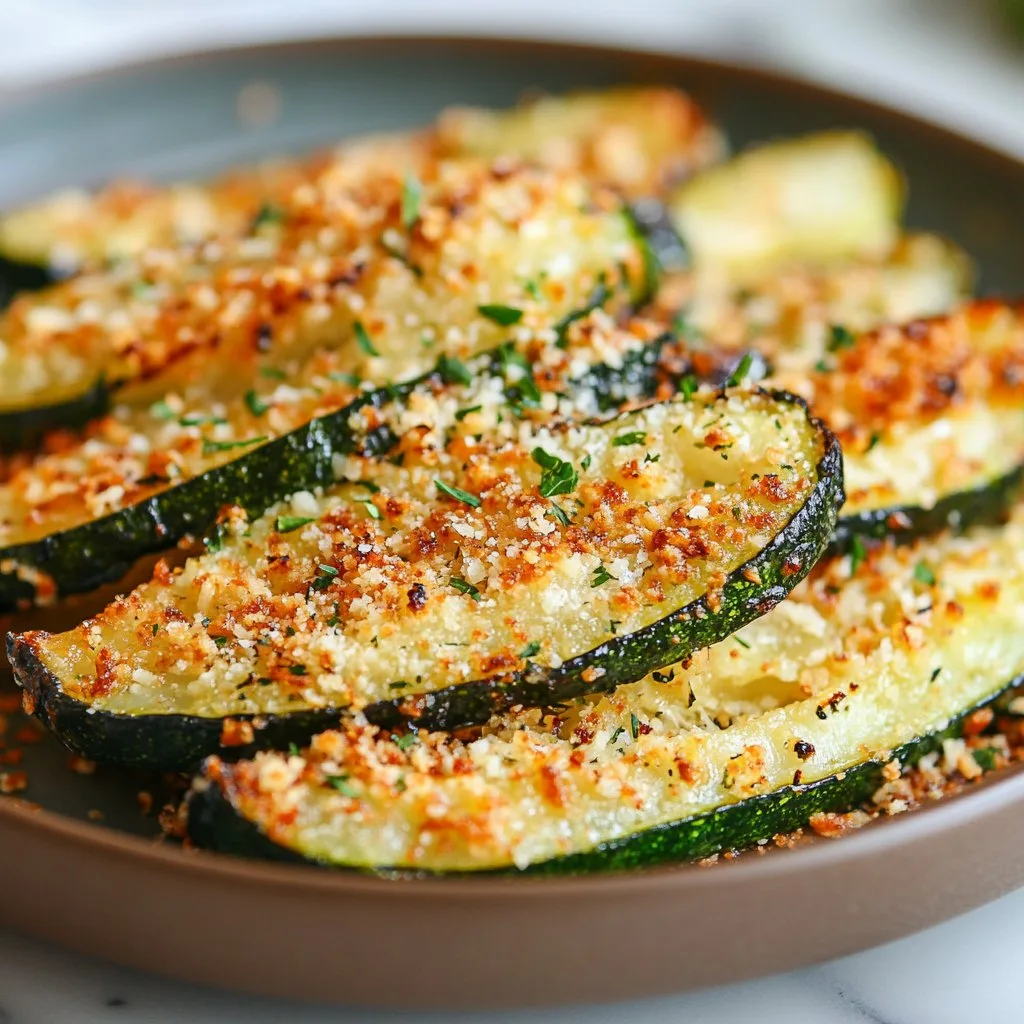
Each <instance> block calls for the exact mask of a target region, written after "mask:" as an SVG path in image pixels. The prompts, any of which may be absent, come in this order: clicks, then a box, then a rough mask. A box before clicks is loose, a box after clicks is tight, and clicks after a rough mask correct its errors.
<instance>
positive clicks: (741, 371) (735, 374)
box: [725, 352, 754, 388]
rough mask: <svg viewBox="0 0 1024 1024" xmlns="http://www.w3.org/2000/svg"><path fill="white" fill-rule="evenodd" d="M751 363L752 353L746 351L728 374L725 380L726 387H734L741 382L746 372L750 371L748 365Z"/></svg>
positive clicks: (752, 361)
mask: <svg viewBox="0 0 1024 1024" xmlns="http://www.w3.org/2000/svg"><path fill="white" fill-rule="evenodd" d="M753 363H754V356H753V353H751V352H747V353H746V354H745V355H744V356H743V358H742V359H741V360H740V361H739V363H738V364H737V366H736V369H735V370H733V371H732V373H730V374H729V379H728V380H727V381H726V382H725V386H726V387H727V388H734V387H736V386H737V385H738V384H739V383H741V382H742V381H743V380H744V378H745V377H746V376H747V374H749V373H750V367H751V366H752V365H753Z"/></svg>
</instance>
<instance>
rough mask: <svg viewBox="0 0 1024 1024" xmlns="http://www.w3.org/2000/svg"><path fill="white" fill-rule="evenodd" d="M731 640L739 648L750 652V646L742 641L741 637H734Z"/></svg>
mask: <svg viewBox="0 0 1024 1024" xmlns="http://www.w3.org/2000/svg"><path fill="white" fill-rule="evenodd" d="M733 640H735V641H736V643H738V644H739V645H740V647H745V648H746V649H747V650H748V651H749V650H750V644H749V643H747V641H746V640H744V639H743V637H741V636H734V637H733Z"/></svg>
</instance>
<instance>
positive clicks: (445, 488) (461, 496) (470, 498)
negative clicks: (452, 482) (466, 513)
mask: <svg viewBox="0 0 1024 1024" xmlns="http://www.w3.org/2000/svg"><path fill="white" fill-rule="evenodd" d="M434 486H435V487H437V489H438V490H439V491H440V492H441V493H442V494H447V495H448V497H449V498H454V499H455V500H456V501H461V502H462V504H463V505H468V506H469V507H470V508H479V507H480V504H481V502H480V499H479V498H478V497H477V496H476V495H475V494H470V493H469V491H464V490H463V489H462V488H461V487H450V486H449V485H448V484H446V483H445V482H444V481H443V480H436V479H435V480H434Z"/></svg>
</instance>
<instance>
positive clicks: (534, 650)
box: [519, 640, 540, 658]
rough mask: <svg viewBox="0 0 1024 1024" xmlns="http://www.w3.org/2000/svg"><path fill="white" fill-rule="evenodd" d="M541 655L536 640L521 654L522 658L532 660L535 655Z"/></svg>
mask: <svg viewBox="0 0 1024 1024" xmlns="http://www.w3.org/2000/svg"><path fill="white" fill-rule="evenodd" d="M539 653H540V644H539V643H538V642H537V641H536V640H531V641H530V642H529V643H528V644H527V645H526V646H525V647H524V648H523V649H522V650H521V651H520V652H519V657H520V658H532V657H533V656H534V655H535V654H539Z"/></svg>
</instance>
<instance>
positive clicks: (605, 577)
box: [590, 562, 616, 587]
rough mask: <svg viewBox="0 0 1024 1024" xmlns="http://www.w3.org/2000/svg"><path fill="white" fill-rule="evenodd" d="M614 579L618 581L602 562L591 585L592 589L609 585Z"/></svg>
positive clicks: (595, 571)
mask: <svg viewBox="0 0 1024 1024" xmlns="http://www.w3.org/2000/svg"><path fill="white" fill-rule="evenodd" d="M614 579H616V577H615V576H613V575H612V574H611V573H610V572H609V571H608V570H607V569H606V568H605V565H604V562H602V563H601V564H600V565H599V566H598V567H597V568H596V569H595V570H594V578H593V579H592V580H591V581H590V585H591V587H601V586H604V584H605V583H607V582H608V581H609V580H614Z"/></svg>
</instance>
